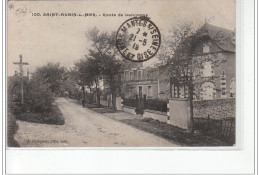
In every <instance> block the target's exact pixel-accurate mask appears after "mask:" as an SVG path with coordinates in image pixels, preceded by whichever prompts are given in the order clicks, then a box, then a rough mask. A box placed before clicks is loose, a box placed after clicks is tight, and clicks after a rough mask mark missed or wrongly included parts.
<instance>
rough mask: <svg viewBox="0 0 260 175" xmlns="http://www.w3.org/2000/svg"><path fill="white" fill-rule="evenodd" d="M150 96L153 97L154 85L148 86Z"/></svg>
mask: <svg viewBox="0 0 260 175" xmlns="http://www.w3.org/2000/svg"><path fill="white" fill-rule="evenodd" d="M147 95H148V97H153V92H152V86H148V94H147Z"/></svg>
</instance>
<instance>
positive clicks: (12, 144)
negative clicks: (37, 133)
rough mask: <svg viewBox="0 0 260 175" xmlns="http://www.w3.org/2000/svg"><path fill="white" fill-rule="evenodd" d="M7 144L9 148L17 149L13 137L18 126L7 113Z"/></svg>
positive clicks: (10, 114)
mask: <svg viewBox="0 0 260 175" xmlns="http://www.w3.org/2000/svg"><path fill="white" fill-rule="evenodd" d="M7 123H8V125H7V144H8V146H10V147H19V144H18V142H17V141H16V140H15V139H14V135H15V133H16V132H17V130H18V124H17V123H16V119H15V117H14V116H13V115H12V113H11V112H9V111H8V115H7Z"/></svg>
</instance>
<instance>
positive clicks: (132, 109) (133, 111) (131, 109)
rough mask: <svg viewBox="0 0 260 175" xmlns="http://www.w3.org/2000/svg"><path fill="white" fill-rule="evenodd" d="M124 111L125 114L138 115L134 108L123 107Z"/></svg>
mask: <svg viewBox="0 0 260 175" xmlns="http://www.w3.org/2000/svg"><path fill="white" fill-rule="evenodd" d="M122 110H123V111H125V112H128V113H130V114H134V115H136V112H135V108H133V107H130V106H123V107H122Z"/></svg>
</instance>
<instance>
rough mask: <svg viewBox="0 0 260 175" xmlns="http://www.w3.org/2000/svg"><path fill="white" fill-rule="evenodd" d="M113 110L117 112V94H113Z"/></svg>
mask: <svg viewBox="0 0 260 175" xmlns="http://www.w3.org/2000/svg"><path fill="white" fill-rule="evenodd" d="M112 109H113V111H116V110H117V109H116V93H115V92H112Z"/></svg>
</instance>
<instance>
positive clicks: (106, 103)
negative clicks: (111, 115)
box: [100, 100, 108, 106]
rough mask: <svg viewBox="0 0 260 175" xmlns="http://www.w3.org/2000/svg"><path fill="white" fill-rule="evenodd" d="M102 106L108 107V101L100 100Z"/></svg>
mask: <svg viewBox="0 0 260 175" xmlns="http://www.w3.org/2000/svg"><path fill="white" fill-rule="evenodd" d="M100 104H101V105H102V106H108V101H106V100H100Z"/></svg>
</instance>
